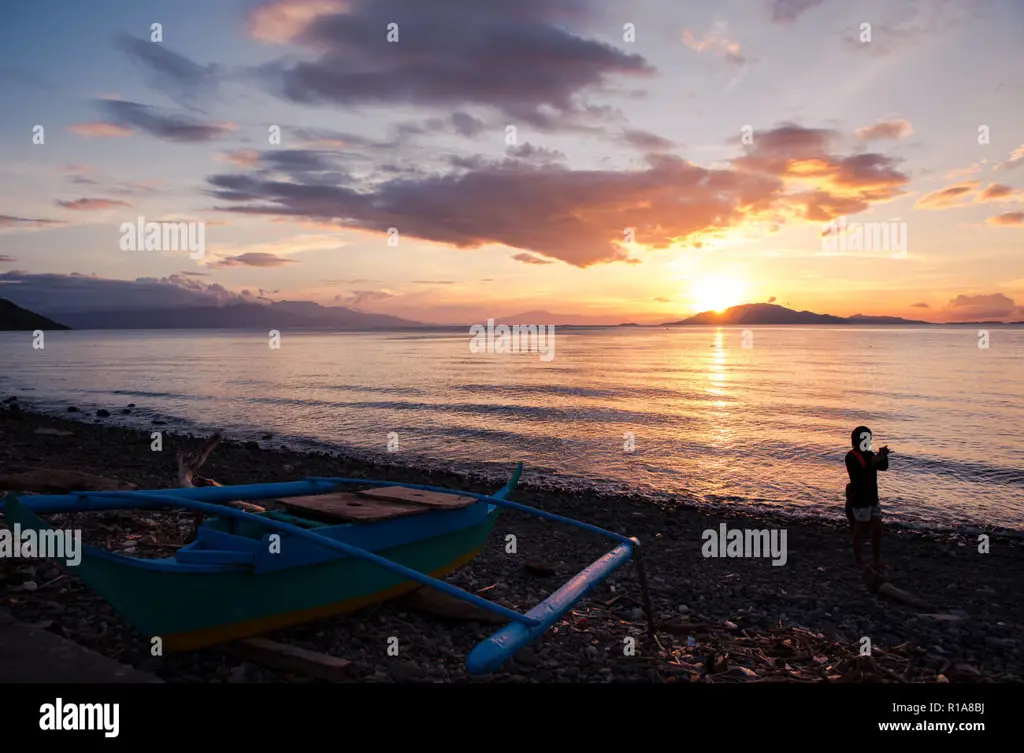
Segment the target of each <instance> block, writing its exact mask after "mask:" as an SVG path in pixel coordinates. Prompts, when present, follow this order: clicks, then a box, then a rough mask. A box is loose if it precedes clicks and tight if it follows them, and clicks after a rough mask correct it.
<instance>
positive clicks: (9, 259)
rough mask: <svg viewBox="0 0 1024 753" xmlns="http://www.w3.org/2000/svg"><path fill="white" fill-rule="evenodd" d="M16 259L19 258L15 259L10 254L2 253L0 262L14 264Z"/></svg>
mask: <svg viewBox="0 0 1024 753" xmlns="http://www.w3.org/2000/svg"><path fill="white" fill-rule="evenodd" d="M16 261H18V260H17V259H15V258H14V257H13V256H8V255H7V254H0V264H13V263H14V262H16Z"/></svg>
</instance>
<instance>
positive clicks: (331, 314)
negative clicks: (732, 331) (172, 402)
mask: <svg viewBox="0 0 1024 753" xmlns="http://www.w3.org/2000/svg"><path fill="white" fill-rule="evenodd" d="M47 313H48V314H49V315H50V316H52V317H53V318H55V319H58V320H59V321H60V322H63V324H62V323H58V322H57V321H53V319H50V318H47V317H45V316H42V315H40V314H36V313H33V312H31V311H28V310H27V309H23V308H21V307H20V306H16V305H15V304H13V303H11V302H10V301H6V300H4V299H2V298H0V330H33V329H42V330H54V329H266V330H271V329H278V330H280V329H323V330H329V331H336V330H379V329H426V328H432V329H438V328H455V327H458V328H464V327H467V326H468V325H465V324H449V325H440V324H426V323H424V322H417V321H413V320H411V319H403V318H401V317H397V316H391V315H388V314H369V313H366V312H363V311H356V310H355V309H350V308H346V307H344V306H322V305H321V304H319V303H314V302H312V301H274V302H271V303H267V304H254V303H235V304H230V305H227V306H198V307H188V308H173V309H142V310H132V311H126V310H123V309H122V310H116V311H59V310H55V311H48V312H47ZM494 319H495V323H504V324H537V325H541V324H547V325H555V326H559V327H586V326H614V325H609V324H595V323H594V321H593V319H590V318H588V317H586V316H583V315H573V314H564V315H563V314H553V313H551V312H549V311H527V312H524V313H522V314H517V315H515V316H502V317H494ZM785 324H803V325H808V324H846V325H851V324H853V325H903V326H936V324H935V323H933V322H925V321H921V320H917V319H903V318H901V317H898V316H866V315H863V314H854V315H853V316H833V315H831V314H816V313H814V312H813V311H795V310H793V309H789V308H786V307H785V306H779V305H777V304H772V303H745V304H742V305H739V306H732V307H730V308H727V309H725V310H724V311H704V312H702V313H700V314H695V315H694V316H691V317H688V318H686V319H680V320H678V321H673V322H666V323H664V324H635V323H632V322H629V323H622V324H619V325H618V326H620V327H679V326H700V325H703V326H708V325H711V326H714V325H719V326H737V325H761V326H774V325H785ZM948 324H949V325H957V326H963V327H970V326H980V325H984V326H1022V325H1024V321H1019V322H997V321H987V322H949V323H948Z"/></svg>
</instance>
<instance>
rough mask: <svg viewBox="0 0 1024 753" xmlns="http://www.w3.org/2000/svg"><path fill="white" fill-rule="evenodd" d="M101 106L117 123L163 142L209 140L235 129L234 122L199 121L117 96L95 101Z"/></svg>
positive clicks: (236, 127)
mask: <svg viewBox="0 0 1024 753" xmlns="http://www.w3.org/2000/svg"><path fill="white" fill-rule="evenodd" d="M97 106H98V107H100V109H102V110H103V111H104V112H105V113H106V114H107V116H108V117H110V118H111V119H112V120H113V121H115V123H116V124H117V125H120V126H125V127H131V128H135V129H138V130H140V131H143V132H145V133H148V134H149V135H150V136H156V137H157V138H159V139H164V140H165V141H174V142H179V143H188V142H206V141H213V140H214V139H216V138H218V137H219V136H223V135H224V134H226V133H230V132H233V131H237V130H238V126H237V125H235V124H234V123H203V122H200V121H198V120H196V119H195V118H192V117H189V116H186V115H180V114H177V113H169V114H165V113H162V112H160V111H159V110H158V109H157V108H155V107H150V106H148V105H141V104H139V103H138V102H128V101H125V100H120V99H102V100H98V102H97Z"/></svg>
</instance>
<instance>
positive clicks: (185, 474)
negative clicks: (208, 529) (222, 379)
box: [175, 432, 265, 538]
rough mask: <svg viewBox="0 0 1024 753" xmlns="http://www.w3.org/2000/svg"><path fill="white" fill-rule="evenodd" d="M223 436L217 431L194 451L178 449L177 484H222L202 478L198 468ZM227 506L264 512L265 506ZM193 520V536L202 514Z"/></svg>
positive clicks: (238, 502)
mask: <svg viewBox="0 0 1024 753" xmlns="http://www.w3.org/2000/svg"><path fill="white" fill-rule="evenodd" d="M223 439H224V437H223V436H222V435H221V433H220V432H217V433H216V434H214V435H213V436H212V437H210V438H209V439H207V440H206V441H205V442H203V444H202V445H200V447H199V449H198V450H197V451H196V452H185V451H184V450H178V452H177V453H176V455H175V457H176V458H177V461H178V486H181V487H183V488H186V489H195V488H196V487H201V486H223V484H219V483H217V482H216V481H214V480H213V479H210V478H203V477H202V476H200V475H199V469H200V468H202V467H203V463H205V462H206V459H207V458H208V457H210V453H211V452H213V451H214V449H215V448H216V447H217V445H219V444H220V443H221V442H222V441H223ZM224 504H225V505H227V506H228V507H236V508H238V509H240V510H245V511H246V512H264V511H265V508H263V507H260V506H259V505H254V504H252V503H251V502H241V501H233V502H225V503H224ZM192 520H193V527H194V531H193V538H194V537H195V536H197V535H198V534H199V526H200V525H202V522H203V514H202V513H201V512H200V513H195V514H194V515H193V516H192Z"/></svg>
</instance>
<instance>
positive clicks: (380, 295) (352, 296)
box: [334, 290, 393, 309]
mask: <svg viewBox="0 0 1024 753" xmlns="http://www.w3.org/2000/svg"><path fill="white" fill-rule="evenodd" d="M391 297H393V294H392V293H389V292H388V291H386V290H353V291H352V292H351V293H349V294H348V295H347V296H341V295H336V296H335V297H334V300H335V301H339V302H344V303H345V305H346V306H349V307H351V308H354V309H358V308H359V307H360V306H362V305H363V304H364V303H370V302H372V301H383V300H385V299H387V298H391Z"/></svg>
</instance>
